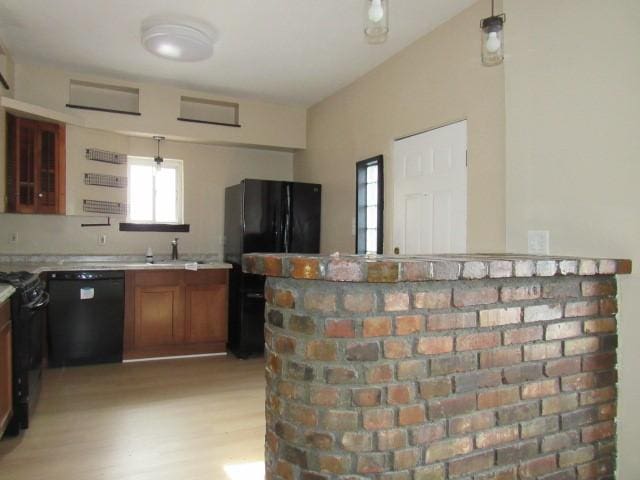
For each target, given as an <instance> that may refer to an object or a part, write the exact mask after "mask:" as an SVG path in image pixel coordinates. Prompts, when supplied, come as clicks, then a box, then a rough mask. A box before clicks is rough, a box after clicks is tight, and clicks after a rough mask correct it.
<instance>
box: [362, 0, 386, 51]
mask: <svg viewBox="0 0 640 480" xmlns="http://www.w3.org/2000/svg"><path fill="white" fill-rule="evenodd" d="M388 33H389V4H388V0H365V1H364V34H365V37H366V39H367V41H368V42H369V43H374V44H375V43H383V42H384V41H385V40H386V39H387V34H388Z"/></svg>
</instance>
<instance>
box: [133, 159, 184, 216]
mask: <svg viewBox="0 0 640 480" xmlns="http://www.w3.org/2000/svg"><path fill="white" fill-rule="evenodd" d="M132 165H143V166H151V167H152V168H153V169H155V168H156V163H155V161H154V159H153V158H151V157H142V156H137V155H128V156H127V177H128V178H129V181H128V185H127V204H128V206H129V208H128V209H127V221H126V223H127V224H129V225H182V224H183V222H184V163H183V161H182V160H177V159H169V158H165V159H164V160H163V162H162V168H172V169H175V170H176V217H177V218H176V221H175V222H161V221H158V220H157V219H156V218H157V217H156V205H155V191H156V188H155V175H154V180H153V193H152V211H153V219H152V220H133V219H132V218H131V189H132V187H133V182H131V170H130V167H131V166H132ZM154 172H155V170H154Z"/></svg>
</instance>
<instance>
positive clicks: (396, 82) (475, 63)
mask: <svg viewBox="0 0 640 480" xmlns="http://www.w3.org/2000/svg"><path fill="white" fill-rule="evenodd" d="M489 11H490V3H489V2H488V1H486V0H483V1H481V2H480V3H479V4H476V5H474V6H472V7H471V8H469V9H467V10H466V11H464V12H463V13H461V14H460V15H458V16H456V17H455V18H453V19H452V20H450V21H449V22H447V23H446V24H444V25H442V26H441V27H440V28H438V29H437V30H435V31H434V32H432V33H431V34H429V35H427V36H425V37H423V38H421V39H420V40H418V41H417V42H415V43H414V44H413V45H411V46H410V47H408V48H407V49H405V50H403V51H402V52H401V53H399V54H398V55H396V56H394V57H392V58H391V59H390V60H388V61H387V62H385V63H383V64H382V65H380V66H379V67H378V68H376V69H375V70H373V71H372V72H370V73H368V74H367V75H365V76H364V77H362V78H361V79H359V80H358V81H356V82H355V83H353V84H351V85H349V86H347V87H346V88H344V89H343V90H341V91H340V92H338V93H336V94H335V95H333V96H331V97H329V98H327V99H325V100H324V101H322V102H320V103H319V104H317V105H315V106H314V107H312V108H311V109H310V110H309V112H308V116H307V132H308V136H307V150H306V151H303V152H299V153H297V154H296V160H295V162H294V176H295V178H296V180H301V181H314V182H319V183H322V185H323V216H322V222H323V227H322V251H323V252H332V251H336V250H339V251H343V252H352V251H353V250H354V236H353V235H352V229H351V222H352V219H353V217H354V214H355V213H354V204H355V163H356V162H357V161H358V160H363V159H366V158H368V157H372V156H374V155H378V154H381V153H382V154H383V155H384V158H385V179H386V182H385V189H386V194H385V198H386V200H385V202H386V205H385V251H386V252H390V251H392V249H393V245H392V238H391V231H392V229H391V226H392V225H391V219H392V216H391V213H392V209H393V205H392V199H393V192H392V185H393V183H392V181H393V179H392V176H391V172H392V168H391V165H392V164H391V161H392V157H391V152H392V148H393V141H394V140H395V139H397V138H401V137H403V136H406V135H409V134H413V133H417V132H422V131H425V130H430V129H433V128H436V127H439V126H442V125H444V124H447V123H451V122H455V121H458V120H463V119H465V118H466V119H467V120H468V146H469V162H470V167H469V177H468V179H469V193H468V240H467V245H468V250H470V251H493V252H495V251H502V250H503V249H504V237H505V226H504V222H505V218H504V72H503V68H502V67H494V68H485V67H482V65H481V63H480V47H479V42H480V33H479V28H478V24H479V21H480V19H481V18H482V17H483V16H486V15H487V12H489Z"/></svg>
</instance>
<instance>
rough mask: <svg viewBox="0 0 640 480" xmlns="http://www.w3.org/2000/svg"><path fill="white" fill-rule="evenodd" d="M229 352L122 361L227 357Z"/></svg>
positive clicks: (136, 359) (138, 360) (137, 360)
mask: <svg viewBox="0 0 640 480" xmlns="http://www.w3.org/2000/svg"><path fill="white" fill-rule="evenodd" d="M226 356H227V352H220V353H196V354H193V355H172V356H168V357H146V358H130V359H127V360H123V361H122V363H136V362H155V361H156V360H180V359H185V358H199V357H226Z"/></svg>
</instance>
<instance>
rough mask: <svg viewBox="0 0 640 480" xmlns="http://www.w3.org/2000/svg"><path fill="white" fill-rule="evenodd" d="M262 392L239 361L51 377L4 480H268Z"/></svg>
mask: <svg viewBox="0 0 640 480" xmlns="http://www.w3.org/2000/svg"><path fill="white" fill-rule="evenodd" d="M264 383H265V382H264V367H263V360H262V359H252V360H248V361H244V360H237V359H235V358H233V357H229V358H194V359H180V360H165V361H157V362H145V363H129V364H111V365H99V366H88V367H76V368H65V369H52V370H46V371H45V372H44V381H43V390H42V395H41V397H40V402H39V404H38V408H37V410H36V414H35V416H34V417H33V422H32V424H31V426H30V428H29V429H28V430H27V431H25V432H24V433H23V434H22V435H21V436H20V437H19V438H16V439H11V438H10V439H5V440H3V441H2V442H0V479H1V480H5V479H6V480H9V479H11V480H39V479H43V480H44V479H47V480H62V479H65V480H67V479H74V480H98V479H99V480H116V479H117V480H151V479H153V480H169V479H171V480H191V479H194V480H196V479H197V480H200V479H207V480H262V479H263V478H264V477H263V474H262V469H261V464H260V463H261V462H262V461H263V459H264V431H265V427H264Z"/></svg>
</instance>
